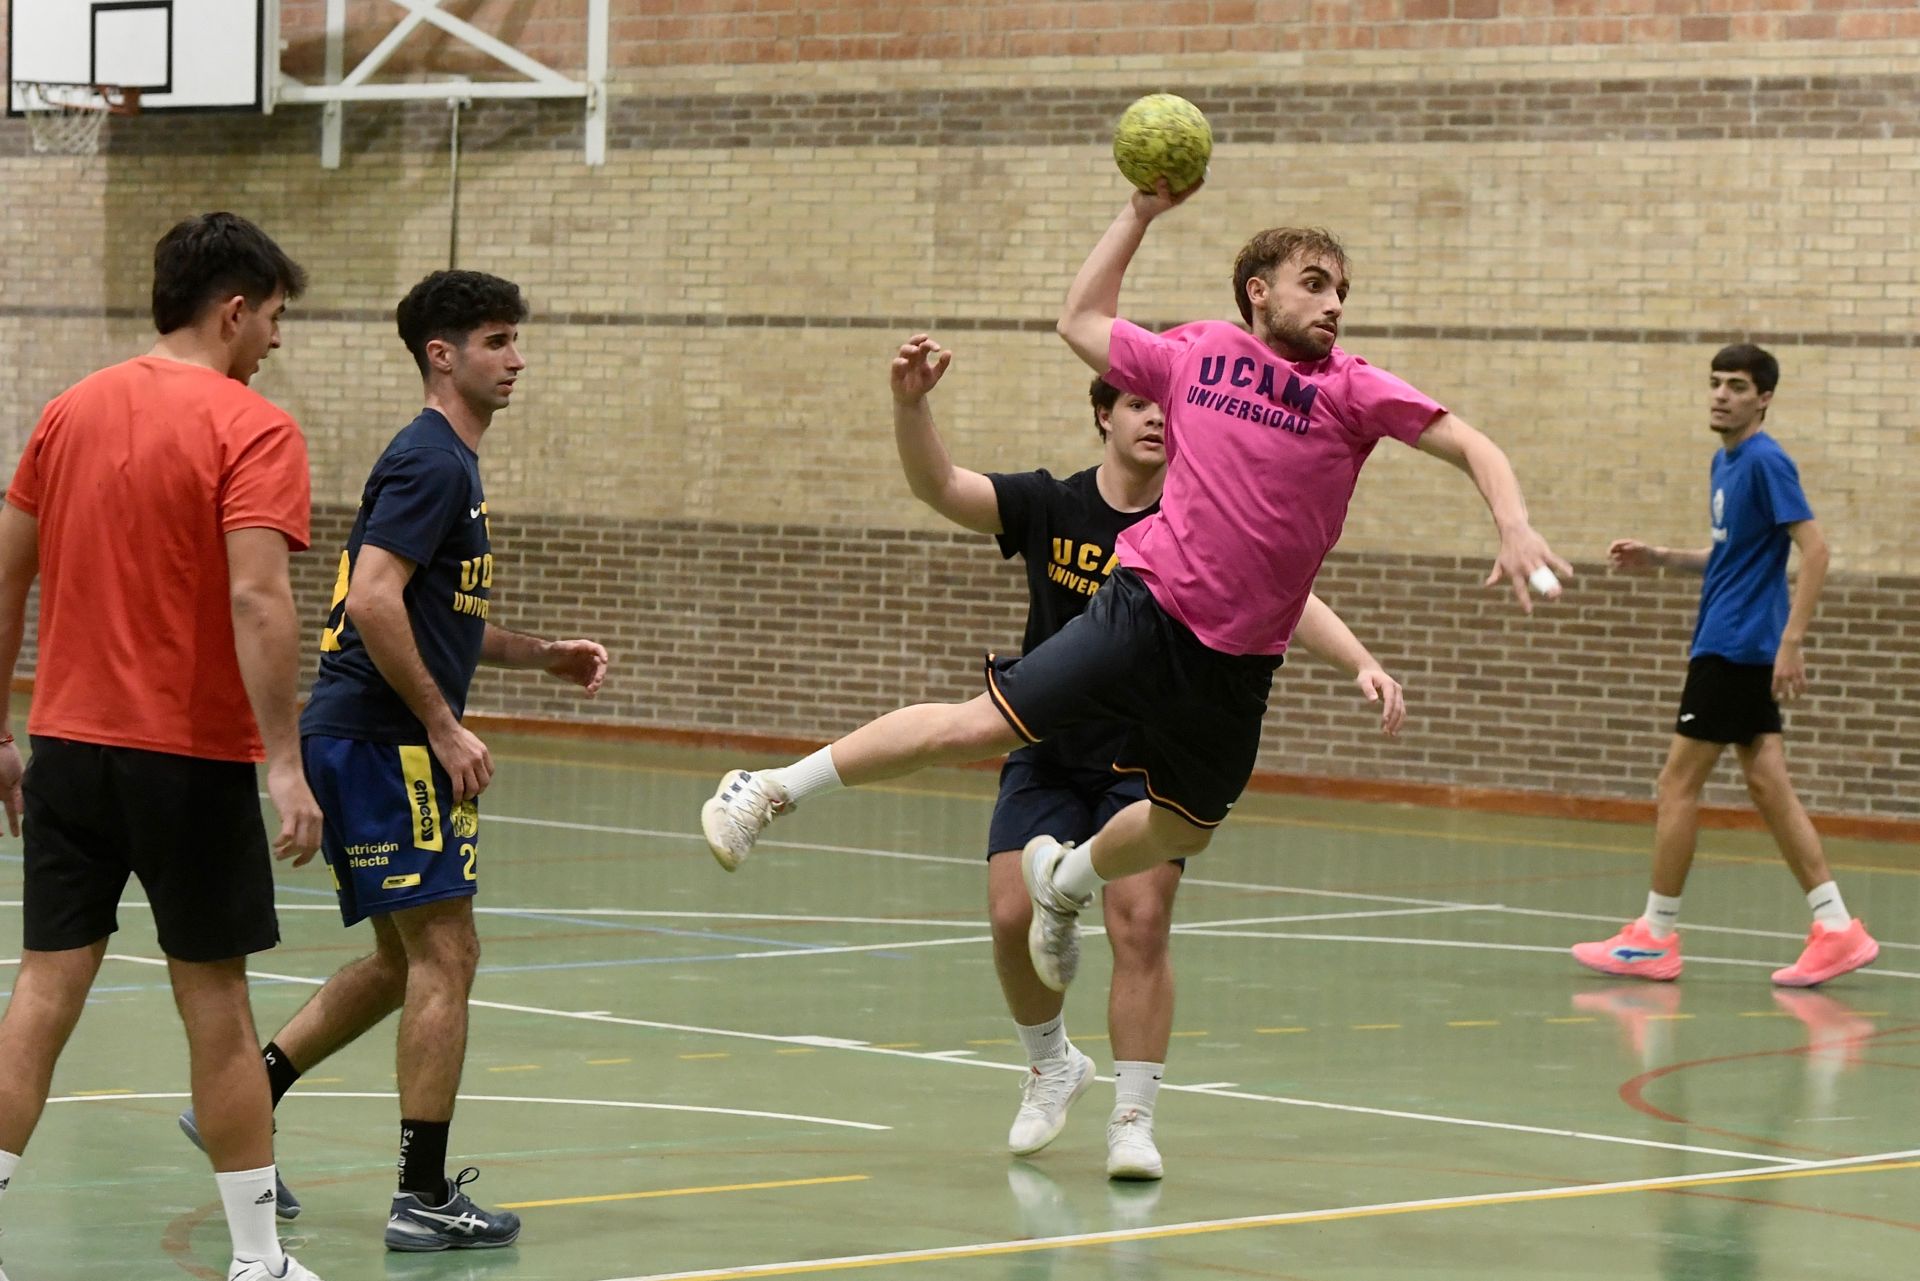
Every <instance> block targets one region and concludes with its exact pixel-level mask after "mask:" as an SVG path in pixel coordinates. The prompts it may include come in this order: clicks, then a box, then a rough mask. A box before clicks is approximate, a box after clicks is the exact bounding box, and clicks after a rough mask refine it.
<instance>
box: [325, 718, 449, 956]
mask: <svg viewBox="0 0 1920 1281" xmlns="http://www.w3.org/2000/svg"><path fill="white" fill-rule="evenodd" d="M300 751H301V759H302V761H303V762H304V764H305V766H306V772H307V785H308V786H309V787H311V788H312V789H313V797H314V800H316V801H318V802H319V804H320V814H321V817H322V818H323V819H324V820H325V828H324V831H323V832H322V834H321V839H320V849H321V852H322V853H324V854H325V855H326V859H327V866H328V867H330V868H332V869H333V888H334V890H335V892H336V893H338V894H339V896H340V916H341V919H342V920H344V921H345V922H346V924H348V925H353V924H356V923H357V922H360V921H363V920H365V919H366V918H367V917H369V916H386V915H389V914H390V913H393V912H398V911H402V910H404V909H406V908H410V907H419V906H421V905H422V904H425V903H434V902H438V901H439V900H441V899H449V898H464V897H470V896H471V895H472V894H473V893H474V892H475V890H476V889H477V887H478V883H479V882H478V877H479V866H478V860H479V853H480V809H479V806H478V805H477V804H476V803H475V802H473V801H471V800H469V801H467V802H465V803H464V804H461V805H455V804H454V803H453V783H452V781H451V780H450V779H449V778H448V777H447V772H446V771H445V770H444V769H442V768H441V767H440V762H439V761H437V760H435V759H434V758H433V753H432V752H431V751H430V750H429V749H428V748H427V747H426V746H424V745H418V746H416V745H413V744H405V743H369V742H364V741H362V740H360V739H354V738H330V737H328V736H326V735H324V734H310V735H308V736H307V737H306V738H303V739H302V740H301V741H300Z"/></svg>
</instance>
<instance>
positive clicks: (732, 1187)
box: [500, 1174, 873, 1210]
mask: <svg viewBox="0 0 1920 1281" xmlns="http://www.w3.org/2000/svg"><path fill="white" fill-rule="evenodd" d="M871 1177H873V1176H871V1175H867V1174H835V1175H830V1176H827V1177H825V1178H819V1179H780V1180H778V1181H776V1182H773V1183H724V1184H719V1185H716V1186H714V1187H710V1188H662V1189H660V1190H659V1191H657V1192H610V1193H607V1194H606V1195H605V1196H569V1197H556V1198H555V1199H553V1200H551V1201H508V1202H506V1203H504V1204H503V1205H501V1207H500V1208H501V1209H502V1210H544V1209H546V1208H548V1207H550V1206H556V1205H604V1204H605V1203H606V1202H608V1201H648V1200H652V1199H653V1198H655V1197H663V1196H705V1195H706V1194H707V1193H709V1192H764V1191H766V1190H767V1189H769V1188H812V1187H819V1186H820V1185H821V1184H825V1183H861V1182H864V1181H865V1180H867V1179H869V1178H871Z"/></svg>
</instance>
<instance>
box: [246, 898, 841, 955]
mask: <svg viewBox="0 0 1920 1281" xmlns="http://www.w3.org/2000/svg"><path fill="white" fill-rule="evenodd" d="M278 889H279V890H280V892H281V893H284V894H307V895H319V896H321V897H324V898H333V897H334V893H333V891H332V890H309V889H303V888H300V887H297V886H292V885H282V886H279V887H278ZM483 915H486V916H511V917H515V918H517V919H519V920H524V921H561V922H565V923H567V924H569V925H591V926H594V927H596V928H598V929H603V930H625V931H627V932H628V933H637V934H667V935H672V936H674V937H677V938H692V939H712V940H713V941H714V942H716V943H756V944H759V945H760V946H761V947H786V948H792V949H794V950H795V951H799V952H804V951H809V950H812V949H814V948H817V947H820V946H822V945H821V944H819V943H796V942H794V941H793V940H792V939H766V938H757V937H755V936H754V935H751V934H721V933H717V932H715V931H712V930H676V929H672V928H670V927H668V926H665V925H636V924H632V923H629V922H626V921H609V920H606V919H605V918H602V917H589V916H556V915H555V914H553V913H552V912H514V911H506V910H502V909H500V908H488V909H487V910H486V912H485V913H483ZM839 945H840V944H839V941H838V940H836V941H835V942H834V943H832V944H829V945H828V946H835V947H837V946H839Z"/></svg>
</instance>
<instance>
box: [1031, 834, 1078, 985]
mask: <svg viewBox="0 0 1920 1281" xmlns="http://www.w3.org/2000/svg"><path fill="white" fill-rule="evenodd" d="M1067 849H1068V847H1067V846H1065V845H1062V844H1060V843H1059V842H1058V841H1056V840H1054V839H1053V838H1052V837H1051V836H1036V837H1034V838H1033V839H1032V840H1030V841H1028V842H1027V847H1026V848H1025V849H1023V850H1021V851H1020V874H1021V876H1023V877H1024V878H1025V879H1026V882H1027V897H1028V898H1030V899H1032V900H1033V924H1031V925H1029V926H1028V927H1027V955H1028V956H1030V957H1032V958H1033V971H1034V973H1035V974H1037V975H1039V976H1040V981H1041V982H1042V983H1044V984H1046V985H1047V986H1048V987H1050V988H1052V989H1053V990H1054V991H1056V992H1064V991H1066V990H1067V984H1069V983H1071V982H1073V976H1074V975H1075V974H1077V973H1078V972H1079V970H1080V909H1081V908H1083V907H1085V906H1086V905H1087V904H1088V903H1091V902H1092V901H1093V895H1091V894H1089V895H1087V896H1086V897H1085V898H1080V899H1076V898H1074V897H1073V896H1072V895H1071V894H1065V893H1062V892H1061V891H1060V890H1058V889H1056V888H1055V887H1054V884H1053V872H1054V869H1055V868H1057V867H1058V866H1060V859H1061V857H1062V856H1063V855H1065V854H1066V852H1067Z"/></svg>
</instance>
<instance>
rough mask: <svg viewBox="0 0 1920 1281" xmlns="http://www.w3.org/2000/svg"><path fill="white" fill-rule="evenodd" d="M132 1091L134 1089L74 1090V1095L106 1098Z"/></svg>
mask: <svg viewBox="0 0 1920 1281" xmlns="http://www.w3.org/2000/svg"><path fill="white" fill-rule="evenodd" d="M132 1093H133V1091H132V1090H75V1091H73V1094H74V1097H75V1098H81V1099H104V1098H108V1097H110V1096H112V1095H115V1094H132Z"/></svg>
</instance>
